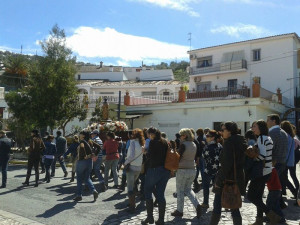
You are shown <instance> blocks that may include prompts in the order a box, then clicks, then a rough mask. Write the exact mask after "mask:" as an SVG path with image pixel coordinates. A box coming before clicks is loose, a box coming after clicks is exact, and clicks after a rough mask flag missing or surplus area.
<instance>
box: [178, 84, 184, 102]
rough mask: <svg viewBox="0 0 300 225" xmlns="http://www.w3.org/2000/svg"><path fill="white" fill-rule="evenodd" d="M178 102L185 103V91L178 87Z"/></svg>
mask: <svg viewBox="0 0 300 225" xmlns="http://www.w3.org/2000/svg"><path fill="white" fill-rule="evenodd" d="M178 102H185V91H184V90H183V87H180V91H179V92H178Z"/></svg>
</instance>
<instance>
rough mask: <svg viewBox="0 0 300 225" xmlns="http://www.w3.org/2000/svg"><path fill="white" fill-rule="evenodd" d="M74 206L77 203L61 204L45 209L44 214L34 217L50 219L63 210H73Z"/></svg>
mask: <svg viewBox="0 0 300 225" xmlns="http://www.w3.org/2000/svg"><path fill="white" fill-rule="evenodd" d="M76 204H77V202H75V201H73V202H63V203H60V204H57V205H55V206H53V207H52V208H51V209H47V210H46V211H45V212H44V213H42V214H40V215H37V216H36V217H42V218H50V217H52V216H55V215H56V214H58V213H61V212H63V211H65V210H70V209H73V208H74V206H75V205H76Z"/></svg>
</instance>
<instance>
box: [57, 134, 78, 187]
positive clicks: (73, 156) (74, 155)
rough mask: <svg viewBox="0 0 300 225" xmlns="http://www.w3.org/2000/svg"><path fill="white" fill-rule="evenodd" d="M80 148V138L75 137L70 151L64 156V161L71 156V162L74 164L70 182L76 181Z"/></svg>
mask: <svg viewBox="0 0 300 225" xmlns="http://www.w3.org/2000/svg"><path fill="white" fill-rule="evenodd" d="M78 146H79V138H78V136H77V135H74V137H73V143H72V144H71V145H70V147H69V148H68V150H67V151H66V152H65V153H64V154H63V156H61V157H62V159H61V160H63V159H64V158H66V157H67V155H69V154H71V162H72V174H71V179H70V182H73V181H74V179H75V172H76V162H77V148H78Z"/></svg>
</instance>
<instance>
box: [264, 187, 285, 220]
mask: <svg viewBox="0 0 300 225" xmlns="http://www.w3.org/2000/svg"><path fill="white" fill-rule="evenodd" d="M280 197H281V191H279V190H278V191H269V194H268V197H267V207H268V208H269V209H271V210H273V211H274V212H275V213H276V214H277V215H279V216H281V217H284V214H283V212H282V211H281V208H280Z"/></svg>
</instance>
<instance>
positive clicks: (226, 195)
mask: <svg viewBox="0 0 300 225" xmlns="http://www.w3.org/2000/svg"><path fill="white" fill-rule="evenodd" d="M234 151H235V150H234ZM233 160H234V161H233V167H234V168H233V169H234V180H225V184H224V187H223V190H222V197H221V204H222V207H223V208H225V209H239V208H241V207H242V197H241V192H240V189H239V186H238V184H237V180H236V162H235V152H234V153H233Z"/></svg>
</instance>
